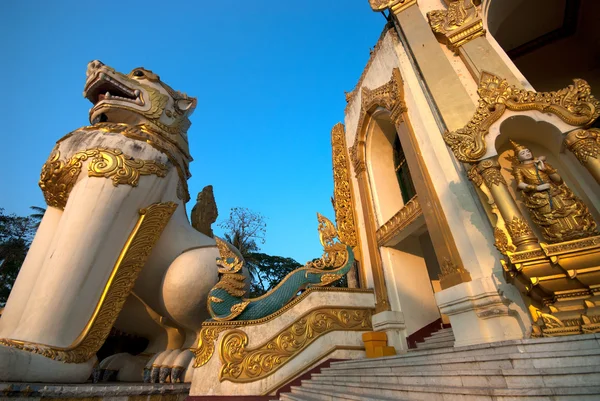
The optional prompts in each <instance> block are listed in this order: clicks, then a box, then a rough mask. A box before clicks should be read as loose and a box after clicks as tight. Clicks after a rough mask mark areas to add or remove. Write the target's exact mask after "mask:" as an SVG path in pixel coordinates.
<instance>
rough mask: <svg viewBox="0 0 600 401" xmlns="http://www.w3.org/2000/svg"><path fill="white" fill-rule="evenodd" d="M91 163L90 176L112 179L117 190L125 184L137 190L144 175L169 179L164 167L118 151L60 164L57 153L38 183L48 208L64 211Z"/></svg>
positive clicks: (80, 156)
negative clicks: (80, 177) (81, 174)
mask: <svg viewBox="0 0 600 401" xmlns="http://www.w3.org/2000/svg"><path fill="white" fill-rule="evenodd" d="M88 159H90V161H89V163H88V176H89V177H105V178H110V179H111V180H112V182H113V185H114V186H115V187H116V186H118V185H122V184H126V185H131V186H133V187H135V186H137V185H138V183H139V179H140V176H142V175H156V176H158V177H166V175H167V172H168V171H169V168H168V167H167V166H166V165H165V164H162V163H159V162H156V161H153V160H141V159H134V158H133V157H131V156H127V155H125V154H124V153H123V152H122V151H120V150H118V149H107V148H95V149H88V150H84V151H80V152H77V153H75V154H74V155H73V156H71V158H70V159H69V160H60V152H59V151H58V150H56V151H54V152H53V153H52V155H51V156H50V158H49V159H48V161H47V162H46V163H45V164H44V166H43V167H42V172H41V175H40V181H39V185H40V188H41V189H42V192H43V193H44V198H45V199H46V203H47V204H48V206H53V207H57V208H60V209H64V208H65V206H66V204H67V200H68V198H69V194H70V193H71V190H72V189H73V186H74V185H75V183H76V182H77V178H78V177H79V173H80V172H81V169H82V167H83V162H84V161H86V160H88Z"/></svg>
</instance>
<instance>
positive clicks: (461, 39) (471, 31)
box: [427, 0, 485, 52]
mask: <svg viewBox="0 0 600 401" xmlns="http://www.w3.org/2000/svg"><path fill="white" fill-rule="evenodd" d="M427 19H428V20H429V25H430V26H431V29H432V30H433V32H434V33H436V34H437V36H438V37H439V38H442V39H443V41H444V42H445V43H446V45H447V46H448V48H449V49H450V50H453V51H455V52H456V51H458V48H459V47H460V46H462V45H464V44H465V43H467V42H469V41H471V40H473V39H475V38H477V37H479V36H483V35H485V30H484V29H483V22H482V21H481V18H480V17H479V14H478V13H477V8H476V7H475V5H474V4H473V1H472V0H454V1H452V2H451V3H450V4H449V5H448V9H447V10H434V11H430V12H428V13H427Z"/></svg>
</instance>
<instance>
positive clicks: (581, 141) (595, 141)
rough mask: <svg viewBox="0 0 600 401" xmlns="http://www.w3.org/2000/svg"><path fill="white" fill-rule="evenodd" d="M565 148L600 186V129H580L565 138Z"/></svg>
mask: <svg viewBox="0 0 600 401" xmlns="http://www.w3.org/2000/svg"><path fill="white" fill-rule="evenodd" d="M564 142H565V146H566V147H567V149H569V150H570V151H571V152H573V154H574V155H575V157H577V159H578V160H579V161H580V162H581V164H583V165H584V166H585V168H587V169H588V171H589V172H590V174H592V177H594V178H595V179H596V182H597V183H598V184H600V129H598V128H590V129H588V130H584V129H578V130H575V131H571V132H569V133H568V134H567V136H566V137H565V141H564Z"/></svg>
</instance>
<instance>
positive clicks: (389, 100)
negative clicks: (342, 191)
mask: <svg viewBox="0 0 600 401" xmlns="http://www.w3.org/2000/svg"><path fill="white" fill-rule="evenodd" d="M377 107H383V108H385V109H387V110H389V111H390V118H391V119H392V121H393V122H394V123H397V122H399V121H400V120H401V118H402V113H404V112H405V111H406V104H405V102H404V81H403V80H402V76H401V75H400V70H399V69H398V68H394V69H393V70H392V77H391V79H390V80H389V82H387V83H386V84H384V85H382V86H380V87H378V88H376V89H373V90H371V89H368V88H364V87H363V88H362V91H361V109H360V118H359V120H358V125H357V127H356V135H355V136H354V144H353V145H352V148H351V149H350V155H351V158H352V164H353V166H354V173H355V174H356V175H358V174H359V172H362V171H364V169H363V168H361V163H362V164H364V163H365V160H366V154H365V145H366V139H367V132H366V129H365V128H366V127H365V126H364V125H365V121H366V120H368V117H370V115H371V113H372V112H373V111H375V109H377Z"/></svg>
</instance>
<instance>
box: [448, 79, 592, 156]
mask: <svg viewBox="0 0 600 401" xmlns="http://www.w3.org/2000/svg"><path fill="white" fill-rule="evenodd" d="M477 93H478V94H479V104H478V106H477V110H476V111H475V114H474V115H473V117H472V118H471V120H470V121H469V122H468V123H467V125H465V126H464V127H463V128H460V129H458V130H456V131H453V132H448V131H446V133H445V134H444V141H446V144H447V145H448V146H449V147H450V148H451V149H452V152H453V153H454V155H455V156H456V158H457V159H458V160H460V161H462V162H466V163H475V162H477V161H479V160H481V159H484V158H487V157H490V156H493V154H489V153H490V152H488V149H487V146H486V142H488V143H493V140H494V139H495V138H487V140H486V136H487V135H488V134H489V131H490V127H491V126H492V124H494V123H496V122H498V121H499V120H500V119H501V118H502V117H503V115H504V114H505V113H506V112H507V111H514V112H518V113H524V112H528V111H538V112H541V113H548V114H550V115H551V116H555V117H558V119H559V122H562V123H565V124H567V125H569V126H573V127H581V128H586V127H588V126H589V125H591V124H592V122H594V120H596V119H597V118H598V117H599V116H600V101H598V99H596V98H595V97H594V96H593V95H592V94H591V87H590V85H589V84H588V83H587V82H586V81H584V80H583V79H578V78H575V79H573V85H569V86H568V87H566V88H564V89H561V90H558V91H554V92H534V91H527V90H523V89H519V88H517V87H516V86H513V85H509V84H508V82H507V81H506V80H505V79H502V78H500V77H497V76H496V75H494V74H490V73H488V72H485V71H484V72H483V73H482V74H481V78H480V80H479V88H478V89H477ZM498 134H499V132H496V136H497V135H498Z"/></svg>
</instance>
